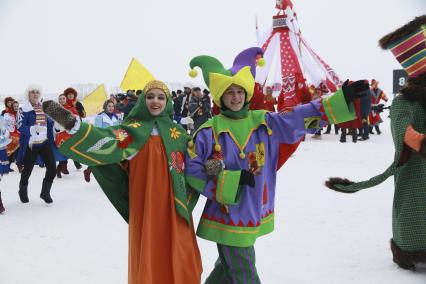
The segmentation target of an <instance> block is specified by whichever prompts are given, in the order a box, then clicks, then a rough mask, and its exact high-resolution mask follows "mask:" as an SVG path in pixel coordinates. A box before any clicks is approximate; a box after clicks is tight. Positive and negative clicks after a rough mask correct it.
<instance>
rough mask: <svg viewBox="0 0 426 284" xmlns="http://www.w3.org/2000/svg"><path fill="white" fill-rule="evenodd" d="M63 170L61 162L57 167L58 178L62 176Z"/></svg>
mask: <svg viewBox="0 0 426 284" xmlns="http://www.w3.org/2000/svg"><path fill="white" fill-rule="evenodd" d="M61 170H62V165H61V164H59V165H58V166H57V167H56V177H57V178H62V174H61Z"/></svg>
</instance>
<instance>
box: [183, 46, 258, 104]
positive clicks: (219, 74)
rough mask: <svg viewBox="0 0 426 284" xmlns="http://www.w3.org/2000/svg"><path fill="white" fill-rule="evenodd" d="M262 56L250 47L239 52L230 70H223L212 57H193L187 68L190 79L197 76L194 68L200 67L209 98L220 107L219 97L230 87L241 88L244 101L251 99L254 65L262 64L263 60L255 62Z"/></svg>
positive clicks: (219, 63)
mask: <svg viewBox="0 0 426 284" xmlns="http://www.w3.org/2000/svg"><path fill="white" fill-rule="evenodd" d="M262 55H263V50H262V49H261V48H259V47H251V48H248V49H246V50H243V51H242V52H240V53H239V54H238V55H237V57H236V58H235V60H234V64H233V66H232V68H230V69H225V68H224V67H223V65H222V63H221V62H220V61H219V60H217V59H216V58H214V57H211V56H208V55H201V56H197V57H194V58H193V59H192V60H191V62H190V63H189V66H190V67H191V71H190V72H189V75H190V76H191V77H196V76H197V71H196V70H195V69H194V68H195V67H200V68H201V70H202V72H203V78H204V82H205V83H206V85H207V87H208V88H209V89H210V92H211V96H212V98H213V101H214V102H215V103H216V105H218V106H221V101H220V99H221V97H222V95H223V93H224V92H225V91H226V89H227V88H229V87H230V86H231V85H233V84H234V85H238V86H240V87H242V88H243V89H244V90H245V91H246V93H247V96H246V101H247V102H249V101H250V100H251V98H252V97H253V92H254V78H255V76H256V63H257V64H258V65H259V66H262V65H263V64H264V62H263V59H261V60H257V59H258V58H259V57H261V56H262Z"/></svg>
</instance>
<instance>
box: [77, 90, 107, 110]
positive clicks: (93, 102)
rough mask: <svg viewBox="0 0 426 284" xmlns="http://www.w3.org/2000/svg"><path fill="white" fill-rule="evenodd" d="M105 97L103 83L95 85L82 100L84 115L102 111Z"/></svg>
mask: <svg viewBox="0 0 426 284" xmlns="http://www.w3.org/2000/svg"><path fill="white" fill-rule="evenodd" d="M106 99H107V92H106V90H105V86H104V84H102V85H100V86H99V87H97V88H96V89H95V90H94V91H93V92H91V93H90V94H88V95H87V96H86V97H85V98H84V99H83V101H82V103H83V106H84V109H85V110H86V115H87V116H89V115H96V114H98V113H100V112H102V111H103V105H104V102H105V101H106Z"/></svg>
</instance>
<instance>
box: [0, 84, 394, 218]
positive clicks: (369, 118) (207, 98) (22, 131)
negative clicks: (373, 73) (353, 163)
mask: <svg viewBox="0 0 426 284" xmlns="http://www.w3.org/2000/svg"><path fill="white" fill-rule="evenodd" d="M301 92H302V94H303V98H304V99H303V103H305V104H306V103H309V102H310V101H312V100H316V99H319V98H322V97H326V96H327V95H330V92H329V90H328V89H327V87H326V86H325V84H320V85H319V87H317V88H315V87H314V86H310V87H309V88H304V89H303V88H301ZM140 94H141V90H128V91H127V92H126V93H118V94H111V95H110V97H109V98H108V99H107V100H106V101H105V102H104V104H103V111H102V112H100V113H99V114H98V115H96V117H95V118H94V120H93V124H94V126H96V127H99V128H107V127H111V126H117V125H120V124H121V122H122V121H123V120H124V119H126V118H127V117H128V115H129V113H130V112H131V110H132V109H133V108H134V106H135V105H136V103H137V100H138V97H139V95H140ZM171 98H172V105H173V120H174V121H175V122H176V123H177V124H179V125H181V126H182V127H183V129H184V130H185V131H186V132H187V134H189V135H193V134H194V133H196V131H197V130H198V129H199V128H200V126H202V125H203V124H205V123H206V122H207V121H208V120H209V119H211V118H212V117H213V116H215V115H218V114H220V112H221V111H220V107H219V106H218V105H217V104H216V103H215V102H214V101H212V98H211V94H210V91H209V90H208V89H204V90H201V88H199V87H193V88H191V87H184V88H183V90H180V89H179V90H176V91H172V92H171ZM25 99H26V100H25V101H24V102H23V104H22V106H20V105H19V102H18V101H17V100H15V99H14V98H12V97H6V98H5V100H4V104H5V109H4V110H3V111H2V115H1V119H2V123H1V127H0V131H3V132H2V133H3V135H1V136H0V137H2V139H3V140H4V141H0V149H2V148H4V151H3V150H0V151H2V152H0V160H1V161H0V163H1V168H0V172H1V174H2V175H3V174H6V173H8V172H10V171H13V169H12V168H11V167H10V166H11V164H12V163H14V162H16V166H17V169H18V170H19V172H20V173H21V178H20V182H19V197H20V199H21V201H22V202H24V203H26V202H28V201H29V200H28V179H29V177H30V176H31V172H32V170H33V167H34V165H38V166H39V167H42V168H45V170H46V175H45V178H44V180H43V184H42V190H41V194H40V197H41V198H42V199H43V200H45V201H46V202H47V203H51V202H53V200H52V198H51V196H50V189H51V187H52V182H53V179H54V177H55V175H56V177H57V178H62V177H63V175H69V173H70V171H69V169H68V160H69V159H68V158H67V157H66V156H64V155H63V154H61V153H60V152H59V151H58V147H60V146H61V145H62V143H64V141H66V140H67V139H68V138H69V137H70V136H71V135H70V134H69V133H68V132H67V131H66V130H65V129H64V128H63V127H62V126H61V125H59V124H57V123H53V122H52V121H51V120H50V119H49V118H48V117H47V116H46V115H45V114H44V113H43V111H42V110H41V102H42V94H41V88H40V87H38V86H30V87H29V88H28V89H27V90H26V95H25ZM381 100H384V101H385V102H386V101H387V100H388V98H387V97H386V95H385V94H384V92H383V91H382V90H381V89H380V88H378V82H377V81H376V80H374V79H373V80H372V81H371V88H370V92H369V93H368V96H365V97H362V98H357V99H356V100H354V106H355V108H356V118H355V119H354V120H353V121H349V122H345V123H342V124H336V125H334V129H335V133H336V134H338V132H339V131H340V132H341V136H340V142H346V135H348V134H349V135H352V141H353V142H356V141H357V140H367V139H369V135H370V134H373V130H376V133H377V134H380V133H381V131H380V127H379V124H380V123H381V122H382V120H381V117H380V112H381V111H383V104H381ZM57 101H58V103H59V104H60V105H61V106H62V107H63V108H65V109H67V110H68V111H70V112H71V113H72V114H73V115H75V116H76V117H77V118H78V119H80V120H83V119H84V118H86V112H85V109H84V106H83V104H82V103H81V102H80V101H79V100H78V92H77V90H76V89H74V88H71V87H69V88H66V89H65V90H64V91H63V92H62V93H61V94H60V95H59V96H58V99H57ZM287 109H288V107H287V106H285V104H284V103H282V98H281V97H280V96H279V97H278V98H275V97H274V96H273V95H272V87H270V86H266V87H264V88H262V86H261V85H260V84H259V83H255V86H254V92H253V97H252V99H251V102H250V104H249V110H265V111H268V112H278V113H283V112H286V110H287ZM325 127H326V131H325V134H329V133H330V132H331V125H327V126H325ZM322 131H323V129H322V128H320V129H318V130H317V131H316V133H315V134H314V135H313V136H312V137H313V138H320V137H321V132H322ZM358 137H360V138H358ZM3 144H5V146H2V145H3ZM3 152H4V154H1V153H3ZM72 163H73V165H74V167H75V168H76V169H77V170H80V169H82V167H83V166H82V165H81V163H79V162H78V161H72ZM83 176H84V180H85V181H86V182H90V177H91V169H90V168H89V167H87V168H86V169H84V170H83ZM4 210H5V209H4V206H3V204H2V202H1V195H0V213H1V212H3V211H4Z"/></svg>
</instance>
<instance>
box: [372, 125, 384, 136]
mask: <svg viewBox="0 0 426 284" xmlns="http://www.w3.org/2000/svg"><path fill="white" fill-rule="evenodd" d="M374 128H375V129H376V132H377V135H380V134H382V132H381V131H380V127H379V125H378V124H376V125H374Z"/></svg>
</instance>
